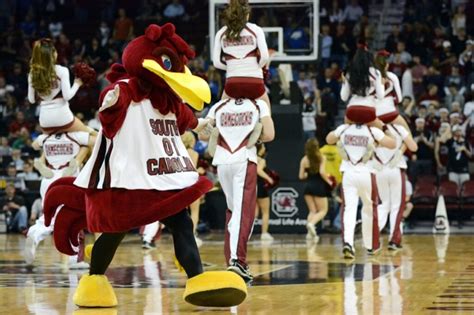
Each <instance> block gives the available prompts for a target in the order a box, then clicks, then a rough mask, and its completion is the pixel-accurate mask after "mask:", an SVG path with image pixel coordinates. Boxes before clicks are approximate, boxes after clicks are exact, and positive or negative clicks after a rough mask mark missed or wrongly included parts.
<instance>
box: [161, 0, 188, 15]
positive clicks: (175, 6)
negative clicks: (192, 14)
mask: <svg viewBox="0 0 474 315" xmlns="http://www.w3.org/2000/svg"><path fill="white" fill-rule="evenodd" d="M185 14H186V12H185V10H184V5H183V4H182V3H181V0H173V1H171V3H170V4H168V5H167V6H166V8H165V10H164V11H163V15H164V16H165V17H167V18H168V19H175V18H178V17H180V16H183V15H185Z"/></svg>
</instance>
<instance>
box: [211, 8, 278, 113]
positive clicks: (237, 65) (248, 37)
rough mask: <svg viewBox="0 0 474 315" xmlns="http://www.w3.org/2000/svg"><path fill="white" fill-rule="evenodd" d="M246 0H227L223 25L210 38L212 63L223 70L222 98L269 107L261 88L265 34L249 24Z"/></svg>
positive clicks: (266, 53) (268, 100)
mask: <svg viewBox="0 0 474 315" xmlns="http://www.w3.org/2000/svg"><path fill="white" fill-rule="evenodd" d="M249 16H250V6H249V4H248V0H230V4H229V5H228V7H227V9H226V10H225V11H224V21H225V25H224V26H223V27H222V28H221V29H220V30H219V31H218V32H217V34H216V37H215V40H214V51H213V56H212V59H213V63H214V67H216V68H217V69H221V70H225V71H227V73H226V82H225V86H224V94H223V96H222V98H223V99H225V98H229V97H231V98H234V99H237V98H248V99H252V100H256V99H262V100H263V101H265V102H266V103H267V104H268V105H269V106H270V99H269V98H268V95H267V93H266V91H265V84H264V75H263V70H262V69H263V68H264V67H265V65H266V64H267V63H268V61H269V53H268V48H267V43H266V41H265V33H264V32H263V30H262V29H261V28H260V27H259V26H258V25H256V24H253V23H249V22H248V20H249Z"/></svg>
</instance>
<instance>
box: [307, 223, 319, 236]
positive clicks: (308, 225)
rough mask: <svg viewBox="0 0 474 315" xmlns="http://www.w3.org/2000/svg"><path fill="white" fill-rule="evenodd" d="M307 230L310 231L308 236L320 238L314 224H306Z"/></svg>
mask: <svg viewBox="0 0 474 315" xmlns="http://www.w3.org/2000/svg"><path fill="white" fill-rule="evenodd" d="M306 228H307V229H308V234H311V236H312V237H313V238H315V237H316V236H318V235H317V234H316V228H315V227H314V224H311V223H308V224H306Z"/></svg>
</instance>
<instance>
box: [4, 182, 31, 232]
mask: <svg viewBox="0 0 474 315" xmlns="http://www.w3.org/2000/svg"><path fill="white" fill-rule="evenodd" d="M0 209H2V211H3V213H5V216H6V218H7V231H8V232H20V233H24V232H26V229H27V227H28V222H27V220H28V211H27V209H26V206H25V200H24V199H23V197H21V196H17V195H16V189H15V185H13V184H12V183H9V184H7V187H6V188H5V197H3V198H2V199H1V200H0Z"/></svg>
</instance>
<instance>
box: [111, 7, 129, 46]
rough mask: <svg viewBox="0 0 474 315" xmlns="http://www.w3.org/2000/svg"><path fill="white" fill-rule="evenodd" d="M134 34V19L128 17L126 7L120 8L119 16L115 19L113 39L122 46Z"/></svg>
mask: <svg viewBox="0 0 474 315" xmlns="http://www.w3.org/2000/svg"><path fill="white" fill-rule="evenodd" d="M132 36H133V21H132V20H131V19H130V18H128V17H127V13H126V12H125V9H119V10H118V18H117V19H116V20H115V26H114V35H113V39H114V41H116V42H117V44H118V47H120V48H122V46H123V45H124V44H125V43H126V42H127V41H128V40H130V39H131V38H132Z"/></svg>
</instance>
